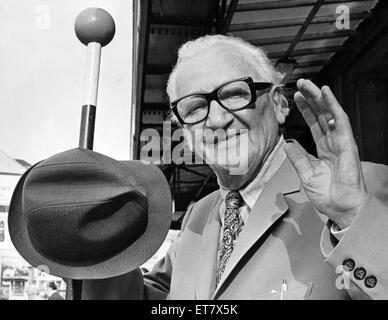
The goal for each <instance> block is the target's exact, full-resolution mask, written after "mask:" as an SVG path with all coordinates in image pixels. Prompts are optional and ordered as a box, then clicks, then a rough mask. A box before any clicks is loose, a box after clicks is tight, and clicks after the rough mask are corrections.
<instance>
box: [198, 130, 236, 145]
mask: <svg viewBox="0 0 388 320" xmlns="http://www.w3.org/2000/svg"><path fill="white" fill-rule="evenodd" d="M240 135H241V133H240V132H236V133H235V134H229V135H228V134H227V135H224V136H222V137H219V136H214V137H208V138H206V136H204V137H203V143H204V144H218V143H220V142H224V141H227V140H230V139H233V138H236V137H238V136H240Z"/></svg>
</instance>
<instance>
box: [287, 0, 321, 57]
mask: <svg viewBox="0 0 388 320" xmlns="http://www.w3.org/2000/svg"><path fill="white" fill-rule="evenodd" d="M324 1H325V0H317V2H316V4H315V5H314V7H313V8H312V9H311V11H310V12H309V14H308V16H307V18H306V20H305V21H304V22H303V25H302V26H301V27H300V29H299V31H298V33H297V34H296V36H295V38H294V39H293V40H292V42H291V44H290V46H289V47H288V49H287V51H286V53H285V54H284V57H283V58H284V59H287V58H288V57H289V56H290V55H291V54H292V52H293V51H294V49H295V47H296V45H297V44H298V42H299V40H300V38H302V36H303V34H304V33H305V32H306V30H307V28H308V27H309V25H310V23H311V21H313V19H314V17H315V16H316V14H317V13H318V11H319V9H320V8H321V6H322V4H323V2H324Z"/></svg>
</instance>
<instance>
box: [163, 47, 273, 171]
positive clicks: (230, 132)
mask: <svg viewBox="0 0 388 320" xmlns="http://www.w3.org/2000/svg"><path fill="white" fill-rule="evenodd" d="M257 73H258V72H257V71H255V68H254V66H253V65H252V64H251V63H250V62H248V60H247V59H245V58H244V55H243V54H241V52H239V49H233V48H232V50H231V48H230V47H226V46H215V47H213V48H211V49H209V50H207V51H206V52H203V53H200V54H198V55H197V56H195V57H194V58H192V59H189V60H188V61H185V62H182V63H181V64H180V65H179V66H178V72H177V78H176V92H175V93H174V94H176V96H171V97H170V99H171V100H172V101H173V100H176V99H178V98H180V97H183V96H186V95H188V94H191V93H198V92H211V91H213V90H214V89H215V88H217V87H219V86H220V85H222V84H224V83H226V82H228V81H232V80H236V79H241V78H244V77H252V79H253V80H254V81H256V82H259V81H263V82H265V81H266V79H262V78H260V75H258V74H257ZM275 91H276V90H274V89H269V90H265V91H262V92H261V91H257V92H256V94H257V97H258V98H257V100H256V103H254V104H253V105H250V106H249V107H247V108H244V109H242V110H239V111H233V112H232V111H228V110H225V109H224V108H223V107H222V106H220V105H219V104H218V103H217V102H216V101H212V102H211V105H210V111H209V116H208V118H207V119H206V120H204V121H202V122H200V123H197V124H192V125H184V132H185V136H186V139H188V141H189V145H190V144H191V147H193V148H194V151H195V152H196V153H197V154H199V155H200V156H201V157H202V158H203V159H204V160H205V161H206V162H207V163H208V164H209V166H210V167H212V168H213V170H215V172H216V173H218V174H224V175H228V174H229V175H234V174H238V175H245V174H248V175H249V173H252V172H254V170H255V169H256V168H257V167H258V166H259V165H260V164H261V162H262V160H263V158H264V157H266V155H268V153H269V152H270V151H271V150H272V148H273V146H274V145H275V144H276V141H277V139H278V120H277V116H276V112H280V111H277V108H276V107H275V103H274V96H275V95H276V94H277V93H275ZM198 132H200V133H199V134H198ZM201 132H202V134H201ZM214 132H217V134H216V136H217V137H218V139H214ZM203 133H204V134H203ZM212 133H213V134H212ZM198 136H201V137H202V138H200V139H198Z"/></svg>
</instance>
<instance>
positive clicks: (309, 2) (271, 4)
mask: <svg viewBox="0 0 388 320" xmlns="http://www.w3.org/2000/svg"><path fill="white" fill-rule="evenodd" d="M367 1H374V0H326V1H325V4H336V3H346V2H367ZM316 2H317V0H281V1H265V2H254V3H241V4H239V5H238V6H237V8H236V12H242V11H259V10H273V9H285V8H295V7H307V6H313V5H314V4H316Z"/></svg>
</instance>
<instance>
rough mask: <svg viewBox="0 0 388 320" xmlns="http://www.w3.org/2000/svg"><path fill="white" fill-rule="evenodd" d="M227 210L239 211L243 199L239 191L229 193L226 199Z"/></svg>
mask: <svg viewBox="0 0 388 320" xmlns="http://www.w3.org/2000/svg"><path fill="white" fill-rule="evenodd" d="M225 204H226V208H227V209H229V208H230V209H238V208H240V206H241V205H242V198H241V195H240V193H239V192H238V191H229V192H228V194H227V195H226V198H225Z"/></svg>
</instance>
